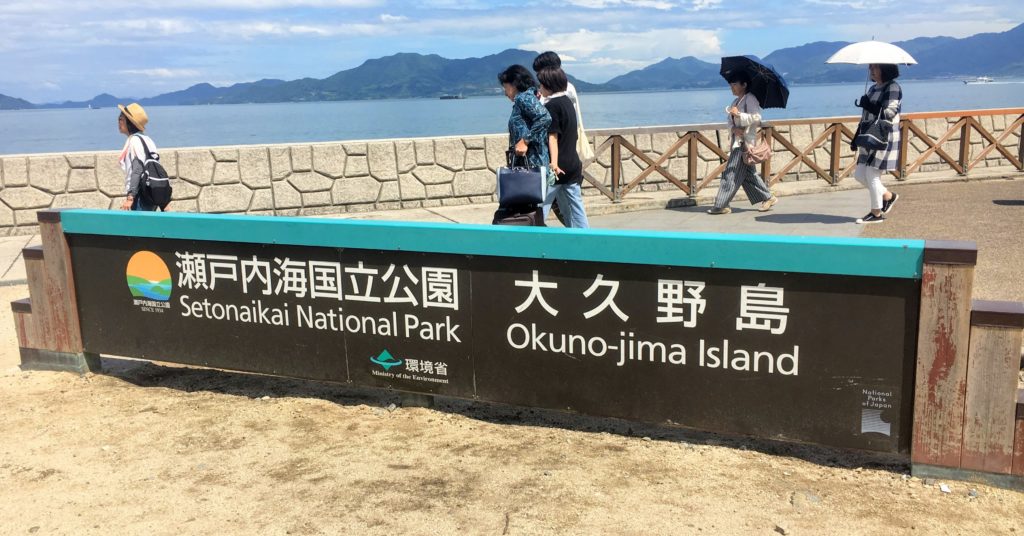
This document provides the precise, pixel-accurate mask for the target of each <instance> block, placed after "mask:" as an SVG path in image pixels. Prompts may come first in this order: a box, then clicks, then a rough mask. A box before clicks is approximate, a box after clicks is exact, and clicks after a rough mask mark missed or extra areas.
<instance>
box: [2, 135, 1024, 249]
mask: <svg viewBox="0 0 1024 536" xmlns="http://www.w3.org/2000/svg"><path fill="white" fill-rule="evenodd" d="M1016 118H1017V116H1015V115H1014V116H1010V115H1008V116H994V117H990V118H989V117H987V118H985V119H984V120H983V121H984V123H983V124H984V126H985V127H987V128H990V129H992V131H993V134H995V135H996V136H999V135H1001V133H1002V132H1003V130H1005V128H1006V127H1007V126H1009V125H1010V124H1012V123H1013V121H1015V120H1016ZM933 123H934V124H930V123H929V124H928V125H927V127H928V132H929V134H932V132H933V131H934V132H936V134H934V135H935V136H938V135H939V131H940V130H941V129H942V128H944V127H946V126H947V125H948V124H949V122H948V121H946V120H933ZM849 126H850V127H851V129H853V128H856V125H849ZM718 127H720V126H718ZM694 128H697V127H696V126H693V127H688V126H686V125H681V126H678V127H673V129H672V131H665V130H664V129H658V131H657V132H655V133H634V132H637V129H603V130H595V131H593V132H592V133H591V136H590V141H591V143H592V144H593V147H594V148H595V149H596V148H597V147H598V146H599V145H600V144H601V143H603V142H604V141H605V140H606V139H607V138H608V136H610V135H613V134H617V133H621V135H623V136H624V139H625V140H627V141H628V142H629V143H631V144H633V145H634V146H635V147H636V148H637V149H638V150H640V151H641V152H643V153H644V155H645V156H647V157H648V158H649V159H650V160H651V161H657V160H659V159H660V158H661V157H662V156H663V155H664V154H665V152H666V151H668V150H669V149H670V148H671V147H673V145H674V144H675V143H676V142H677V141H678V140H679V139H680V138H681V137H682V136H684V135H686V133H687V132H688V131H690V130H693V129H694ZM822 128H824V127H822V126H821V125H817V124H808V125H799V124H791V125H788V126H786V127H784V128H780V129H778V131H779V132H780V133H782V134H783V135H784V136H786V137H787V139H789V140H790V141H791V142H792V143H793V144H794V145H796V146H797V147H799V148H801V149H802V148H803V147H805V146H807V145H808V144H809V143H810V141H811V140H812V139H813V138H814V137H816V136H817V135H818V134H820V133H821V131H822ZM699 130H700V131H701V133H702V134H703V135H704V136H705V137H706V138H707V139H709V140H711V141H712V142H714V143H717V144H718V145H719V147H721V148H723V150H726V146H727V145H728V139H729V137H728V132H727V131H726V130H724V129H722V128H716V125H701V126H700V128H699ZM157 141H159V140H157ZM980 142H981V140H980V139H978V140H974V139H972V145H974V144H978V143H980ZM1003 144H1004V146H1006V147H1007V148H1012V149H1013V150H1014V151H1016V149H1017V147H1018V145H1019V144H1020V139H1019V134H1018V133H1016V132H1015V133H1011V135H1009V136H1008V137H1006V138H1005V139H1004V143H1003ZM827 145H828V144H823V146H819V147H818V148H816V149H814V150H813V151H811V153H810V155H809V156H810V158H811V159H812V161H814V162H816V163H817V164H818V165H826V164H827V162H828V160H829V154H828V151H829V147H827ZM946 145H949V144H946ZM507 146H508V138H507V136H506V135H505V134H495V135H482V136H480V135H478V136H461V137H460V136H454V137H440V138H417V139H392V140H369V141H365V140H364V141H339V142H327V143H305V144H302V143H300V144H282V145H249V146H235V147H189V148H179V149H168V148H163V149H162V150H161V151H160V153H161V157H162V162H163V164H164V167H165V168H166V169H167V171H168V173H169V174H170V175H171V176H172V177H173V178H174V200H173V202H172V205H171V210H174V211H195V212H209V213H230V214H259V215H287V216H294V215H323V214H343V213H349V212H352V213H355V212H367V211H372V210H390V209H400V208H419V207H436V206H451V205H460V204H473V203H492V202H494V201H496V199H495V179H494V170H495V169H496V168H498V167H499V166H502V165H504V163H505V148H506V147H507ZM924 149H925V147H924V146H923V144H922V143H920V142H919V140H918V141H915V142H913V143H911V144H909V147H908V153H909V155H908V156H910V157H911V158H916V157H917V156H918V155H920V154H921V152H922V151H923V150H924ZM775 150H776V153H777V154H776V160H777V161H778V162H780V165H781V163H783V162H784V161H788V159H789V158H790V157H791V156H790V155H788V153H786V152H784V150H783V148H781V147H780V145H779V144H776V146H775ZM844 150H845V147H844ZM949 151H952V152H954V153H955V152H956V149H955V148H953V147H950V148H949ZM117 157H118V153H117V152H116V151H104V152H94V153H67V154H31V155H9V156H0V236H7V235H11V234H28V233H33V232H36V227H37V221H36V211H38V210H40V209H45V208H71V207H78V208H96V209H117V208H119V207H120V205H121V203H122V202H123V200H124V190H125V185H124V175H123V173H122V171H121V168H120V166H119V165H118V163H117ZM698 157H699V159H700V161H699V162H698V163H697V170H698V173H699V174H700V175H704V174H706V173H709V172H710V171H711V170H713V169H715V168H716V167H717V166H718V165H719V163H720V159H719V157H718V155H717V154H715V153H714V152H713V151H710V150H708V149H707V148H701V149H700V151H699V152H698ZM849 161H850V160H849V159H848V158H846V157H845V156H844V164H845V163H847V162H849ZM1008 164H1009V162H1008V161H1006V160H1005V159H1004V158H1002V156H1001V155H1000V154H999V153H998V152H996V151H992V152H991V153H989V154H988V155H987V156H986V160H985V162H984V164H983V165H984V166H1004V165H1008ZM662 165H663V166H664V168H665V169H666V170H667V171H668V172H669V173H671V174H672V175H674V176H676V177H683V176H685V173H684V171H685V170H686V169H687V166H688V162H687V150H686V147H685V146H684V147H682V148H680V149H678V150H676V151H673V152H672V153H671V154H670V155H669V156H668V157H667V158H666V159H665V160H664V161H663V164H662ZM646 167H647V163H646V162H644V160H643V159H642V158H640V157H637V156H636V155H633V154H632V153H630V152H628V151H623V152H622V172H623V176H622V178H623V181H624V182H628V181H630V180H632V179H633V178H634V177H636V176H637V175H638V174H640V173H641V172H642V170H643V169H645V168H646ZM939 167H941V166H940V160H939V157H938V156H936V155H933V157H932V158H931V159H929V160H928V162H927V163H926V164H925V165H924V166H922V170H930V169H931V168H939ZM587 171H588V173H589V174H590V176H592V177H594V178H595V179H596V180H598V181H600V182H602V183H603V185H604V186H606V187H609V186H610V185H611V156H610V151H604V152H602V153H600V154H599V155H598V158H597V160H596V161H594V162H592V163H590V164H589V165H588V167H587ZM782 180H784V181H793V180H817V177H816V176H815V174H814V173H813V172H812V171H811V170H810V169H809V168H808V167H807V166H806V165H804V164H801V165H799V166H796V167H794V168H793V169H792V170H791V172H790V173H788V174H787V175H786V176H785V177H783V179H782ZM851 180H852V179H851ZM716 182H717V181H715V182H712V184H711V185H710V186H712V187H714V186H716ZM584 186H585V188H584V194H585V195H588V196H589V195H600V192H599V191H598V190H597V189H596V188H594V187H593V186H592V185H590V184H589V183H586V182H585V183H584ZM675 188H676V186H675V185H674V184H672V183H671V182H669V181H668V180H666V179H665V178H664V177H663V176H662V175H661V174H660V173H651V174H649V175H648V176H647V178H646V179H645V180H644V183H643V184H642V185H641V186H640V188H638V191H640V192H642V191H656V190H670V189H675ZM680 194H681V195H682V193H680Z"/></svg>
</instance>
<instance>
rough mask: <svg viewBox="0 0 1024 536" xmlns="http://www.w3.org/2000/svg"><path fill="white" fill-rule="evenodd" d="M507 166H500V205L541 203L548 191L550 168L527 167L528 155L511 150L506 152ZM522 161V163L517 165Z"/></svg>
mask: <svg viewBox="0 0 1024 536" xmlns="http://www.w3.org/2000/svg"><path fill="white" fill-rule="evenodd" d="M506 157H507V163H508V165H507V166H506V167H500V168H498V205H500V206H516V205H539V204H541V203H543V202H544V198H545V197H547V193H548V180H547V178H548V169H547V168H546V167H534V168H531V167H526V157H518V156H516V155H515V153H514V152H513V151H511V150H509V151H508V153H506ZM516 163H521V165H518V166H517V165H515V164H516Z"/></svg>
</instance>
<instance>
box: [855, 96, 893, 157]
mask: <svg viewBox="0 0 1024 536" xmlns="http://www.w3.org/2000/svg"><path fill="white" fill-rule="evenodd" d="M887 87H889V84H888V83H886V84H885V85H884V86H882V91H885V89H886V88H887ZM866 101H867V95H865V96H863V97H861V100H860V101H859V102H858V103H855V104H856V105H857V106H860V107H862V108H865V109H868V110H869V111H873V110H871V109H870V108H869V107H868V105H867V103H866ZM882 122H883V119H882V109H881V106H880V105H878V111H877V112H875V120H874V121H872V122H870V123H868V122H867V121H865V122H863V123H861V124H860V125H859V126H858V127H857V135H856V136H855V138H854V139H855V140H856V144H857V147H860V148H862V149H865V150H868V151H881V150H883V149H885V148H886V147H888V146H889V132H887V130H889V129H883V128H882ZM886 123H888V121H886ZM890 128H891V127H890Z"/></svg>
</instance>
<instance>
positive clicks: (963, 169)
mask: <svg viewBox="0 0 1024 536" xmlns="http://www.w3.org/2000/svg"><path fill="white" fill-rule="evenodd" d="M973 120H974V118H972V117H965V118H963V121H964V125H963V126H962V127H960V160H959V162H958V163H959V164H960V175H964V176H966V175H967V172H968V167H969V166H970V164H971V122H972V121H973Z"/></svg>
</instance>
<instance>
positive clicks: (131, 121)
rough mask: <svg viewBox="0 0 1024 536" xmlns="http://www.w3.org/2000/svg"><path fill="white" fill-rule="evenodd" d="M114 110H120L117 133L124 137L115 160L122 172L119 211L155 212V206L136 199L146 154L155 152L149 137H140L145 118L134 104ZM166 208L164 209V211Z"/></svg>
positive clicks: (146, 116)
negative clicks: (119, 132)
mask: <svg viewBox="0 0 1024 536" xmlns="http://www.w3.org/2000/svg"><path fill="white" fill-rule="evenodd" d="M117 108H118V109H119V110H121V114H120V115H119V116H117V129H118V130H119V131H121V134H124V135H125V136H127V137H128V139H127V140H125V142H124V148H122V149H121V155H120V158H119V159H118V163H120V164H121V170H122V171H124V191H125V198H124V202H123V203H122V204H121V210H147V211H153V210H156V209H157V206H156V205H153V204H151V203H149V202H147V201H146V200H145V199H143V197H142V196H140V195H139V179H140V178H141V177H142V170H143V163H144V162H145V161H146V156H147V152H148V153H155V152H156V144H155V143H153V140H152V139H150V137H149V136H146V135H145V134H143V132H144V131H145V130H146V124H147V123H149V116H148V115H146V110H145V109H143V108H142V106H140V105H139V103H137V102H133V103H131V104H129V105H128V106H124V105H122V104H118V105H117ZM166 208H167V207H164V209H165V210H166Z"/></svg>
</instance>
